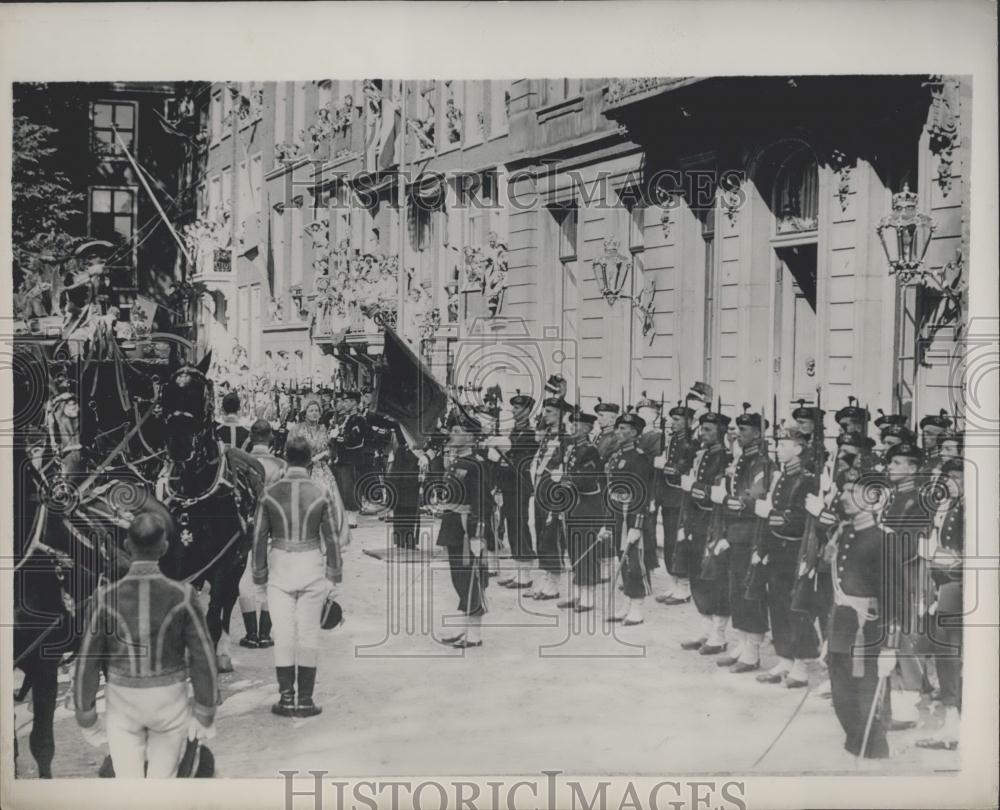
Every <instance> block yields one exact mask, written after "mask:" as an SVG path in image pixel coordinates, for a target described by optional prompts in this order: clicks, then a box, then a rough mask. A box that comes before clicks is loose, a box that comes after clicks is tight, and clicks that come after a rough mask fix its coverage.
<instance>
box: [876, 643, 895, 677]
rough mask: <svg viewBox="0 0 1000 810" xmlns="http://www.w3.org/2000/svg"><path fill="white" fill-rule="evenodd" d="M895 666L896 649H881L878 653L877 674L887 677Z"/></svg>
mask: <svg viewBox="0 0 1000 810" xmlns="http://www.w3.org/2000/svg"><path fill="white" fill-rule="evenodd" d="M895 668H896V651H895V650H882V652H880V653H879V654H878V676H879V677H880V678H888V677H889V676H890V675H892V671H893V670H894V669H895Z"/></svg>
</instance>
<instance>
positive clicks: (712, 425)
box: [675, 411, 730, 655]
mask: <svg viewBox="0 0 1000 810" xmlns="http://www.w3.org/2000/svg"><path fill="white" fill-rule="evenodd" d="M729 421H730V419H729V417H728V416H724V415H723V414H721V413H717V412H715V411H706V412H705V413H703V414H702V415H701V419H700V420H699V423H700V425H701V450H700V451H698V454H697V455H696V457H695V461H694V465H693V468H692V471H691V472H690V473H689V474H688V475H687V476H685V477H684V479H683V481H682V484H681V487H682V489H685V490H686V491H687V492H689V493H690V508H689V509H688V510H687V514H686V516H685V521H684V523H685V525H684V527H683V528H684V532H685V536H686V538H687V539H686V540H685V541H684V542H683V543H681V544H680V545H679V546H678V547H677V549H675V553H681V554H684V553H686V554H687V555H688V565H689V568H690V572H691V573H690V578H691V595H692V596H693V597H694V602H695V606H696V607H697V608H698V612H699V613H700V614H701V615H702V617H703V619H704V624H705V629H704V631H703V632H702V633H701V634H700V635H699V636H698V638H695V639H692V640H690V641H685V642H684V643H683V644H681V647H682V648H683V649H685V650H698V651H699V652H701V654H702V655H716V654H717V653H720V652H723V651H724V650H725V649H726V636H725V633H726V623H727V622H728V620H729V573H728V565H727V563H728V557H727V556H726V559H725V560H723V559H721V558H722V557H723V556H724V555H725V552H724V551H722V550H719V549H716V548H714V547H712V545H711V544H713V543H715V541H716V540H717V539H718V537H715V536H713V537H710V536H709V535H710V533H711V532H712V530H713V526H714V524H715V523H716V520H717V519H718V517H719V515H717V514H716V511H717V510H716V505H714V504H713V503H712V499H711V490H712V487H714V486H716V485H717V484H718V483H719V482H720V481H721V480H722V479H723V477H724V476H725V474H726V467H727V466H728V465H729V456H728V455H727V453H726V450H725V448H724V447H723V445H722V439H723V436H724V435H725V432H726V428H727V427H728V426H729ZM716 528H717V526H716ZM706 545H708V546H709V547H710V549H711V550H710V552H709V553H712V554H714V553H715V552H716V551H719V556H720V559H719V560H716V561H714V563H715V564H714V568H715V571H714V572H712V573H713V577H712V579H705V578H704V577H703V576H702V573H703V570H702V569H703V562H705V561H704V559H703V558H704V557H705V553H706ZM710 567H712V566H710Z"/></svg>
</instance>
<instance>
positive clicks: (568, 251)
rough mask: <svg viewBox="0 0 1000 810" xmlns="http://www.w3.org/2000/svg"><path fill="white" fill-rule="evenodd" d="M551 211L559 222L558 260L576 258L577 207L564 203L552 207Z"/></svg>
mask: <svg viewBox="0 0 1000 810" xmlns="http://www.w3.org/2000/svg"><path fill="white" fill-rule="evenodd" d="M552 213H553V214H554V215H555V218H556V222H558V224H559V260H560V261H562V262H566V261H572V260H573V259H575V258H576V238H577V217H578V212H577V208H576V206H575V205H564V206H559V207H556V208H553V210H552Z"/></svg>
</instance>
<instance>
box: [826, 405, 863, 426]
mask: <svg viewBox="0 0 1000 810" xmlns="http://www.w3.org/2000/svg"><path fill="white" fill-rule="evenodd" d="M834 419H835V420H836V421H837V422H841V421H843V420H844V419H851V420H853V421H855V422H860V423H861V424H866V423H867V422H868V411H866V410H865V409H864V408H862V407H861V406H859V405H857V404H856V403H854V402H851V404H850V405H847V406H845V407H843V408H841V409H840V410H839V411H837V413H835V414H834Z"/></svg>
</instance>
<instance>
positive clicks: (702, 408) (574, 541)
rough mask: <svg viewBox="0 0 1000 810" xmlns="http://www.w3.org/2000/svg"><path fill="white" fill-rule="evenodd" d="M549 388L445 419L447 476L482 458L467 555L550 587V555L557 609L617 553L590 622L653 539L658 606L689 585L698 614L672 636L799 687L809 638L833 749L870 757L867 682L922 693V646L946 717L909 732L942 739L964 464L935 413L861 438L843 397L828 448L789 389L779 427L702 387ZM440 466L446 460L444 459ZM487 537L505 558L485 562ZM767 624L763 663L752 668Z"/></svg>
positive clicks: (578, 604)
mask: <svg viewBox="0 0 1000 810" xmlns="http://www.w3.org/2000/svg"><path fill="white" fill-rule="evenodd" d="M547 392H548V393H549V394H551V395H550V396H548V397H546V398H545V399H543V401H542V402H541V408H540V411H539V413H538V415H537V419H536V421H535V423H534V424H532V421H531V416H532V412H533V410H534V407H535V402H534V400H533V399H532V398H531V397H529V396H527V395H523V394H521V393H520V392H518V393H517V395H515V396H514V397H512V398H511V399H510V402H509V406H510V411H511V413H512V415H513V419H514V425H513V427H512V428H511V429H510V430H508V431H504V432H501V430H500V428H499V416H500V410H499V403H498V402H497V401H493V402H488V403H487V404H484V405H480V406H478V407H476V408H472V407H468V408H464V407H460V408H456V409H454V410H453V412H452V414H450V416H449V420H448V421H449V424H448V425H447V427H448V432H447V434H448V435H452V436H453V435H455V434H456V433H457V434H458V435H460V436H462V437H463V439H462V440H461V441H460V442H458V444H459V445H461V447H462V448H463V450H462V453H461V455H462V457H463V458H465V460H464V461H462V462H461V465H460V466H461V467H462V468H466V469H465V474H464V476H463V477H465V478H468V477H469V476H470V475H471V474H470V473H469V471H468V469H467V468H470V461H469V458H475V459H476V460H478V462H479V463H478V465H476V466H477V469H478V470H479V471H481V473H480V474H477V475H476V476H475V481H476V483H475V489H476V492H475V493H473V494H472V496H471V500H472V501H473V502H475V507H474V512H475V514H476V515H477V521H476V523H475V526H474V528H473V529H470V530H468V531H467V532H466V534H465V539H466V541H468V540H469V539H475V540H479V539H483V540H484V541H485V547H486V550H485V554H484V559H485V560H486V563H485V565H484V568H486V569H488V572H489V573H490V574H495V575H498V577H499V578H498V581H497V582H498V584H499V585H502V586H504V587H507V588H512V589H526V590H527V594H526V595H527V596H529V597H532V598H534V599H538V600H549V599H558V598H559V597H560V594H559V583H560V581H561V575H562V574H563V573H564V571H565V566H566V564H567V562H568V565H569V568H570V571H571V572H572V577H571V582H572V592H571V593H570V594H568V595H567V598H565V599H563V600H562V601H560V602H558V606H560V607H563V608H567V609H572V610H575V611H578V612H584V611H590V610H593V609H594V605H595V599H594V596H595V588H596V586H597V585H599V584H600V583H601V582H602V581H607V580H608V578H609V573H610V568H611V566H612V565H614V564H615V563H617V570H616V572H615V579H616V580H617V577H618V575H619V574H620V577H621V586H622V590H623V591H624V601H625V608H624V610H620V611H618V612H616V613H615V614H614V615H611V616H609V617H608V621H610V622H620V623H621V624H622V625H625V626H633V625H637V624H641V623H643V621H644V612H643V609H644V605H645V600H646V598H647V597H649V596H652V595H653V588H652V579H651V573H652V572H653V570H654V569H656V568H657V567H659V565H660V562H661V558H660V555H659V552H658V545H661V546H662V562H663V566H664V568H665V569H666V581H667V588H666V589H665V590H664V591H663V592H662V593H660V594H659V595H657V596H656V597H655V600H656V602H658V603H660V604H664V605H679V604H685V603H688V602H690V601H691V600H692V599H693V601H694V604H695V606H696V608H697V610H698V612H699V614H700V615H701V617H702V621H703V627H702V630H701V632H700V633H699V634H698V635H697V637H695V638H692V639H690V640H687V641H685V642H684V643H683V644H682V645H681V646H682V647H683V648H684V649H686V650H691V651H697V652H698V653H700V654H701V655H706V656H708V655H718V656H719V658H717V659H716V662H717V664H718V665H719V666H720V667H728V668H729V670H730V671H731V672H733V673H736V674H739V673H748V672H758V674H757V676H756V677H757V680H758V681H760V682H762V683H770V684H781V685H783V686H784V687H786V688H802V687H806V686H808V685H809V670H810V667H809V662H811V661H814V660H816V659H818V658H819V657H820V651H821V645H822V646H823V647H825V649H826V653H827V655H826V664H827V670H828V674H829V678H830V688H831V693H832V698H833V704H834V709H835V712H836V714H837V717H838V719H839V720H840V722H841V724H842V725H843V728H844V732H845V735H846V742H845V746H846V749H847V750H848V751H850V752H852V753H854V754H861V753H862V748H864V751H863V754H864V755H865V756H871V757H884V756H887V755H888V747H887V745H886V741H885V731H886V729H887V728H889V729H892V728H895V727H896V726H894V725H893V723H892V720H891V703H890V701H889V694H890V690H888V689H885V688H884V683H883V681H884V679H885V678H886V677H887V676H888V675H889V674H890V673H892V674H893V675H894V678H896V679H897V680H900V681H901V682H902V684H903V685H904V687H905V688H909V689H920V690H922V692H925V693H929V692H930V691H931V690H932V686H931V680H930V678H929V672H930V667H929V663H930V661H931V659H933V660H934V662H935V667H934V669H936V672H937V678H938V681H939V684H940V688H939V699H940V701H941V703H942V704H943V705H944V706H945V727H944V730H943V732H942V733H941V735H940V736H939V737H937V738H933V739H927V740H922V741H920V742H919V743H918V744H919V745H922V746H925V747H948V748H951V747H954V746H956V745H957V724H958V710H959V706H960V698H961V684H960V678H961V626H960V622H961V613H962V610H961V605H962V600H961V571H962V567H961V559H962V546H963V529H964V499H963V490H962V481H963V469H964V462H963V459H962V452H963V446H962V442H963V439H962V435H961V434H960V433H959V432H957V431H956V430H955V429H954V425H953V422H952V419H951V418H950V417H949V415H948V414H947V413H946V412H944V411H942V412H941V413H939V414H933V415H928V416H926V417H925V418H923V419H922V420H921V421H920V424H919V430H920V432H921V442H918V439H917V436H916V435H915V434H914V432H913V431H911V430H910V429H909V428H908V427H907V425H906V422H907V420H906V418H905V417H903V416H902V415H899V414H885V413H883V412H881V411H880V412H879V416H878V418H876V419H875V420H874V426H875V428H876V429H878V431H879V440H880V446H879V447H878V448H876V443H875V441H874V439H872V438H871V437H870V436H869V435H868V427H869V423H870V421H871V417H870V414H869V412H868V410H867V409H866V408H863V407H861V406H860V405H859V404H858V403H857V401H856V400H855V399H854V398H851V399H850V401H849V403H848V405H847V406H845V407H843V408H841V409H839V410H838V411H837V412H836V413H835V414H834V418H835V421H836V423H837V425H838V427H839V435H838V436H837V437H836V439H835V442H834V441H833V440H832V439H831V441H830V442H829V444H830V449H831V450H832V448H833V446H834V444H835V446H836V450H835V451H834V452H828V450H827V441H826V437H825V435H824V420H825V413H824V411H822V410H821V409H820V408H819V407H818V406H811V405H807V404H806V403H805V402H804V401H802V402H800V403H799V406H798V407H797V408H795V409H794V410H793V411H792V412H791V415H790V416H791V420H790V422H789V423H788V424H787V425H786V424H785V420H784V419H782V420H781V425H780V426H778V425H774V426H773V427H772V425H771V423H770V422H769V421H768V420H766V419H765V418H764V416H763V414H762V413H761V412H754V411H753V410H752V408H751V405H750V404H749V403H743V410H742V412H741V413H739V414H737V415H735V417H731V416H729V415H727V414H724V413H722V408H721V405H717V407H716V408H715V410H712V407H711V389H710V388H709V387H708V386H707V385H705V384H703V383H696V384H695V385H694V386H693V387H692V389H691V390H690V392H689V393H688V396H687V398H686V399H685V400H684V401H681V402H678V403H677V404H676V406H674V407H671V408H670V409H669V410H668V411H667V412H666V413H664V405H663V402H662V401H656V400H653V399H651V398H649V397H647V396H646V395H645V394H643V398H642V399H641V400H640V401H639V402H637V403H636V404H635V406H634V407H632V406H629V407H627V408H625V409H624V411H623V410H622V408H621V407H619V406H618V405H617V404H614V403H609V402H602V401H598V404H597V405H596V406H595V408H594V411H595V412H594V413H593V414H588V413H585V412H583V411H582V410H581V409H580V408H579V407H578V406H577V407H574V406H570V405H569V404H567V402H566V400H565V384H564V383H563V382H562V381H561V380H559V379H555V378H553V379H550V381H549V386H547ZM761 410H763V409H761ZM775 410H776V408H775ZM668 419H669V428H668V427H667V420H668ZM769 430H770V436H769V435H768V433H769ZM469 436H471V437H473V438H472V440H467V439H466V438H465V437H469ZM921 444H922V446H921ZM448 450H449V447H448V446H441V445H440V444H438V445H437V446H430V447H427V448H425V450H424V452H423V453H421V465H422V469H424V470H425V471H426V470H428V469H430V465H431V464H432V463H433V462H434V461H435V460H436V461H437V462H438V464H439V465H441V460H442V456H448V455H449V453H448ZM772 453H773V457H772ZM454 463H455V462H454V460H450V461H447V460H446V461H445V462H444V464H443V465H442V467H443V470H444V471H445V473H447V472H448V471H449V470H450V469H451V468H452V467H453V466H454ZM439 469H441V467H439ZM466 506H469V504H466ZM660 525H662V532H663V534H662V544H658V532H657V529H658V526H660ZM442 533H443V534H444V533H445V532H444V530H443V529H442ZM448 534H449V536H448V537H446V538H445V541H444V542H442V541H441V540H440V539H439V544H441V545H449V546H450V547H455V548H462V542H461V537H462V536H463V532H462V530H461V529H455V530H454V531H451V530H450V531H449V533H448ZM503 537H505V538H506V542H507V544H508V545H509V547H510V555H511V558H512V561H513V567H512V570H510V571H508V572H505V573H503V574H502V575H501V574H500V573H499V572H498V567H497V564H496V557H497V553H498V551H499V543H500V539H501V538H503ZM464 550H465V552H466V563H465V565H466V568H464V569H462V571H463V572H464V574H465V578H462V579H461V580H460V582H459V580H457V579H456V589H457V590H461V588H463V587H468V586H469V583H471V582H473V581H474V580H473V579H472V578H470V573H471V572H474V571H478V569H477V568H475V567H473V568H469V567H468V565H469V562H468V543H467V542H466V544H465V549H464ZM473 556H475V555H473ZM473 565H474V564H473ZM477 577H478V575H477ZM475 581H477V582H478V581H479V580H478V578H477V579H475ZM483 587H485V585H484V586H483ZM476 590H477V592H478V593H480V594H481V593H482V589H481V588H479V589H476ZM469 592H470V593H471V590H470V591H469ZM460 601H461V603H462V604H461V605H460V609H461V610H462V611H463V612H469V611H470V610H471V611H472V612H473V613H476V614H477V615H478V614H479V612H480V611H481V610H482V605H481V604H480V603H479V602H478V601H475V600H473V601H474V602H475V603H474V604H471V606H470V600H469V599H467V598H463V595H462V594H461V593H460ZM470 615H471V614H470ZM768 632H770V635H771V639H772V642H773V645H774V652H775V653H776V655H777V663H776V664H775V665H774V666H773V667H771V668H770V669H769V670H767V671H763V672H760V671H759V670H760V669H761V646H762V644H763V642H764V637H765V634H767V633H768ZM469 638H470V637H469V636H468V635H463V636H462V637H457V638H456V639H451V640H450V641H459V642H462V644H463V646H478V644H479V643H481V642H480V639H479V636H478V630H477V631H476V632H475V633H474V635H473V637H472V638H473V641H474V643H471V644H470V642H469ZM723 653H724V655H723ZM880 684H881V686H880ZM876 699H877V701H876ZM876 702H878V710H877V711H876V710H875V703H876Z"/></svg>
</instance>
